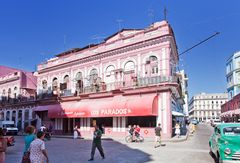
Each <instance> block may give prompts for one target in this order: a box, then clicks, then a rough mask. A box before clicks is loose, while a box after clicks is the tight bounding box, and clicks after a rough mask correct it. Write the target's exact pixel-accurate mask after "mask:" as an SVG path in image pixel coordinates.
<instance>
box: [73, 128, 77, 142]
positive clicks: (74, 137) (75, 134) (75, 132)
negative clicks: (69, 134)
mask: <svg viewBox="0 0 240 163" xmlns="http://www.w3.org/2000/svg"><path fill="white" fill-rule="evenodd" d="M77 138H78V126H77V125H76V126H75V127H74V129H73V139H74V140H75V139H77Z"/></svg>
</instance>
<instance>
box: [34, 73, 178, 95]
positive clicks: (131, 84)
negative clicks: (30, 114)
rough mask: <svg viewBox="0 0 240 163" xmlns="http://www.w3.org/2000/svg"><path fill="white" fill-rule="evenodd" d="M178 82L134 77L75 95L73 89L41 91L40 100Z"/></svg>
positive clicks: (93, 86)
mask: <svg viewBox="0 0 240 163" xmlns="http://www.w3.org/2000/svg"><path fill="white" fill-rule="evenodd" d="M177 82H178V80H177V78H176V77H173V76H168V77H167V76H153V77H142V78H137V77H133V78H132V80H130V81H117V82H112V83H107V84H106V83H105V82H99V83H92V84H90V85H88V86H85V87H79V86H78V87H76V88H75V90H76V91H75V93H72V90H71V89H64V90H59V89H57V91H55V93H53V91H52V90H39V91H38V92H39V93H38V96H37V97H38V99H49V98H52V97H54V96H55V97H56V96H59V97H67V96H78V95H81V94H89V93H100V92H109V91H113V90H124V89H131V88H134V89H136V88H141V87H147V86H155V85H160V84H163V83H177Z"/></svg>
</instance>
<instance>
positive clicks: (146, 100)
mask: <svg viewBox="0 0 240 163" xmlns="http://www.w3.org/2000/svg"><path fill="white" fill-rule="evenodd" d="M157 108H158V100H157V96H156V95H137V96H115V97H111V98H104V99H87V100H81V101H78V102H77V101H75V102H64V103H60V104H55V105H51V106H49V109H48V117H49V118H76V117H119V116H155V115H157Z"/></svg>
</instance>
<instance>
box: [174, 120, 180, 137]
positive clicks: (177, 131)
mask: <svg viewBox="0 0 240 163" xmlns="http://www.w3.org/2000/svg"><path fill="white" fill-rule="evenodd" d="M180 133H181V130H180V125H179V123H178V122H177V123H176V125H175V134H176V135H177V137H178V138H180Z"/></svg>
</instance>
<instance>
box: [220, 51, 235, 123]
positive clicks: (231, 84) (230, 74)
mask: <svg viewBox="0 0 240 163" xmlns="http://www.w3.org/2000/svg"><path fill="white" fill-rule="evenodd" d="M226 79H227V92H228V99H229V101H228V102H227V103H226V104H224V105H222V108H221V119H222V120H223V121H226V122H239V121H240V120H239V117H240V116H239V114H240V111H239V109H240V103H239V101H240V95H239V93H240V52H236V53H234V54H233V55H232V56H231V57H230V58H229V59H228V60H227V64H226Z"/></svg>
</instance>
